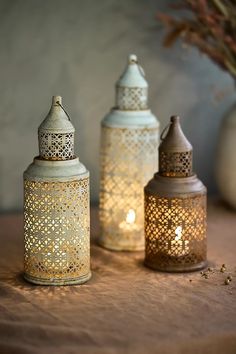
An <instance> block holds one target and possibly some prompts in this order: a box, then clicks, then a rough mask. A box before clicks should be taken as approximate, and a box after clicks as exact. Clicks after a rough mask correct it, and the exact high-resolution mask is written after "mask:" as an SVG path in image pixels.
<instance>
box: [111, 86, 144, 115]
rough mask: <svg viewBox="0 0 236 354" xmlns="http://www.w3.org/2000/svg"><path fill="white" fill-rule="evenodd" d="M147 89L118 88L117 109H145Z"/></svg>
mask: <svg viewBox="0 0 236 354" xmlns="http://www.w3.org/2000/svg"><path fill="white" fill-rule="evenodd" d="M147 95H148V89H147V88H146V87H145V88H141V87H118V88H117V107H118V108H119V109H121V110H124V111H139V110H144V109H147V108H148V107H147Z"/></svg>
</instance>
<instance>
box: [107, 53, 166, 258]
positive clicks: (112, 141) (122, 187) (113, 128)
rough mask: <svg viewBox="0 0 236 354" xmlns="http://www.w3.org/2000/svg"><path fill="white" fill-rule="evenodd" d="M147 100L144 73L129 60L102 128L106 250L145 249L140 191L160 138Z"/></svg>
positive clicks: (151, 169)
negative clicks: (114, 101) (114, 104)
mask: <svg viewBox="0 0 236 354" xmlns="http://www.w3.org/2000/svg"><path fill="white" fill-rule="evenodd" d="M147 101H148V84H147V81H146V79H145V76H144V71H143V69H142V68H141V67H140V66H139V64H138V61H137V57H136V56H135V55H130V56H129V58H128V64H127V67H126V69H125V71H124V73H123V74H122V76H121V78H120V79H119V81H118V82H117V84H116V106H115V107H114V108H112V109H111V111H110V112H109V113H108V114H107V115H106V116H105V118H104V119H103V120H102V124H101V182H100V227H101V234H100V244H101V245H102V246H104V247H106V248H108V249H111V250H124V251H136V250H142V249H144V227H143V224H144V212H143V187H144V185H145V184H146V183H147V181H148V180H149V179H150V177H151V176H152V175H153V173H154V171H155V170H156V169H157V166H158V156H157V148H158V138H159V122H158V121H157V119H156V117H155V116H154V115H153V114H152V113H151V111H150V110H149V108H148V102H147Z"/></svg>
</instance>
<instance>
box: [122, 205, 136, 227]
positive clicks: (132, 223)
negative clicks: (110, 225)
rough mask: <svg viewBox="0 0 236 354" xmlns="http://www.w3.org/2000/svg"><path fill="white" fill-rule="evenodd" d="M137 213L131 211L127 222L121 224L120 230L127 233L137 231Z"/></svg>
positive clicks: (127, 216)
mask: <svg viewBox="0 0 236 354" xmlns="http://www.w3.org/2000/svg"><path fill="white" fill-rule="evenodd" d="M135 219H136V213H135V211H134V210H133V209H129V211H128V213H127V215H126V219H125V221H122V222H121V223H120V225H119V226H120V228H121V229H122V230H125V231H136V230H138V229H139V228H138V226H137V225H136V223H135Z"/></svg>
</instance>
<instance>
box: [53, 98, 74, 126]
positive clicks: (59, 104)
mask: <svg viewBox="0 0 236 354" xmlns="http://www.w3.org/2000/svg"><path fill="white" fill-rule="evenodd" d="M56 103H57V104H58V106H60V107H61V109H62V110H63V111H64V112H65V114H66V116H67V118H68V119H69V121H71V119H70V116H69V114H68V113H67V112H66V110H65V108H64V107H63V106H62V104H61V103H60V102H59V101H56Z"/></svg>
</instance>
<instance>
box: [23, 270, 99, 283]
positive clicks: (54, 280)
mask: <svg viewBox="0 0 236 354" xmlns="http://www.w3.org/2000/svg"><path fill="white" fill-rule="evenodd" d="M91 277H92V273H91V272H89V273H88V274H85V275H82V276H81V277H79V278H69V279H64V280H63V279H57V278H52V279H43V278H37V277H34V276H32V275H29V274H26V273H24V279H25V280H27V281H28V282H30V283H33V284H36V285H53V286H61V285H79V284H83V283H86V282H87V281H88V280H89V279H90V278H91Z"/></svg>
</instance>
